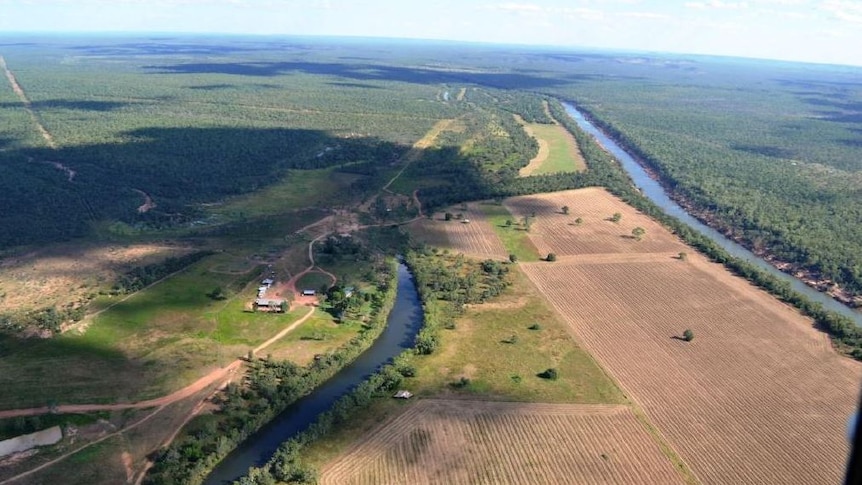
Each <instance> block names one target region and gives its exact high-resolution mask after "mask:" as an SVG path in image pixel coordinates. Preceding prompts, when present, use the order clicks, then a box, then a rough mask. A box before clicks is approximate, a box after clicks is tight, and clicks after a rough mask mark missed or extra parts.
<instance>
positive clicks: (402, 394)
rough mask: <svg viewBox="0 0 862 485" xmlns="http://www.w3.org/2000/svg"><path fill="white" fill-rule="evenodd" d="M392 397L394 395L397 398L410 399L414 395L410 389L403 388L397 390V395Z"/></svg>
mask: <svg viewBox="0 0 862 485" xmlns="http://www.w3.org/2000/svg"><path fill="white" fill-rule="evenodd" d="M392 397H394V398H395V399H410V398H411V397H413V393H412V392H410V391H404V390H401V391H398V392H396V393H395V395H394V396H392Z"/></svg>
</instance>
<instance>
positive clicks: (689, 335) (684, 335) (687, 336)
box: [682, 328, 694, 342]
mask: <svg viewBox="0 0 862 485" xmlns="http://www.w3.org/2000/svg"><path fill="white" fill-rule="evenodd" d="M682 339H683V340H685V341H686V342H691V341H692V340H694V332H692V331H691V329H690V328H687V329H685V331H684V332H683V333H682Z"/></svg>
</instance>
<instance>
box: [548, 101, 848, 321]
mask: <svg viewBox="0 0 862 485" xmlns="http://www.w3.org/2000/svg"><path fill="white" fill-rule="evenodd" d="M563 107H564V108H565V109H566V113H567V114H568V115H569V116H571V117H572V119H573V120H575V122H576V123H577V124H578V126H580V127H581V129H582V130H584V131H586V132H587V133H589V134H590V135H592V136H593V137H594V138H595V139H596V140H597V141H598V142H599V143H600V144H601V145H602V146H603V147H604V148H605V149H606V150H607V151H608V152H610V153H611V154H612V155H613V156H614V157H615V158H616V159H617V160H619V162H620V164H621V165H622V166H623V168H624V169H625V170H626V172H628V174H629V176H630V177H631V178H632V180H633V181H634V183H635V185H636V186H637V187H638V189H640V190H641V192H642V193H643V195H645V196H646V197H648V198H649V199H650V200H652V201H653V202H654V203H655V204H656V205H658V206H659V207H661V208H662V210H664V211H665V213H667V214H669V215H672V216H674V217H676V218H677V219H679V220H681V221H682V222H684V223H685V224H686V225H688V226H690V227H691V228H692V229H695V230H696V231H698V232H700V233H701V234H703V235H705V236H707V237H709V238H710V239H712V240H713V241H715V242H716V243H718V245H719V246H721V247H722V248H724V249H725V250H726V251H727V252H728V253H730V254H732V255H734V256H736V257H737V258H740V259H744V260H745V261H748V262H750V263H753V264H756V265H757V266H758V267H759V268H760V269H762V270H764V271H767V272H769V273H770V274H771V275H773V276H776V277H778V278H780V279H782V280H784V281H787V282H788V283H790V285H791V286H792V287H793V289H794V290H796V291H797V292H799V293H802V294H804V295H805V296H807V297H808V298H809V299H811V300H813V301H816V302H819V303H821V304H822V305H823V306H824V307H825V308H826V309H828V310H832V311H834V312H836V313H840V314H842V315H845V316H847V317H849V318H851V319H852V320H853V321H854V322H855V323H856V325H859V326H862V313H859V312H856V311H854V310H853V309H851V308H849V307H847V306H845V305H844V304H842V303H840V302H838V301H835V300H833V299H832V298H831V297H829V296H828V295H826V294H823V293H821V292H819V291H817V290H815V289H814V288H811V287H810V286H808V285H806V284H805V283H803V282H802V281H800V280H798V279H796V278H794V277H793V276H791V275H789V274H787V273H782V272H781V271H779V270H778V269H777V268H775V267H774V266H772V265H771V264H769V263H768V262H766V261H765V260H763V259H761V258H760V257H758V256H756V255H755V254H754V253H752V252H751V251H749V250H748V249H745V248H744V247H742V246H741V245H739V244H738V243H736V242H734V241H732V240H731V239H728V238H727V237H725V236H724V235H723V234H721V233H720V232H718V231H716V230H715V229H712V228H711V227H709V226H707V225H705V224H704V223H702V222H700V221H699V220H697V219H696V218H695V217H693V216H691V215H690V214H689V213H688V212H686V211H685V209H683V208H682V207H681V206H680V205H679V204H677V203H676V202H674V201H673V200H671V198H670V197H668V195H667V193H666V192H665V190H664V187H662V186H661V184H659V183H658V182H657V181H656V180H655V179H653V178H650V176H649V175H648V174H647V172H646V170H644V168H643V167H642V166H640V164H638V163H637V162H636V161H635V159H634V158H633V157H632V156H631V155H629V154H628V153H627V152H626V151H625V150H623V148H622V147H620V146H619V145H617V143H616V142H615V141H614V140H613V139H611V138H610V137H608V136H607V135H605V134H604V133H603V132H602V131H601V130H599V129H598V128H597V127H596V126H595V125H593V124H592V123H590V122H589V120H587V119H586V118H585V117H584V116H583V115H582V114H581V112H580V111H578V110H577V108H575V107H574V106H572V105H571V104H569V103H563Z"/></svg>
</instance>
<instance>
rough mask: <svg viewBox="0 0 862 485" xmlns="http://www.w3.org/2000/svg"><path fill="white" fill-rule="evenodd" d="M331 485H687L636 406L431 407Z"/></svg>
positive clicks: (379, 439) (354, 457) (400, 423)
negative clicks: (492, 484)
mask: <svg viewBox="0 0 862 485" xmlns="http://www.w3.org/2000/svg"><path fill="white" fill-rule="evenodd" d="M320 482H321V483H322V484H338V485H347V484H369V485H370V484H378V483H411V484H431V483H447V484H475V483H495V484H533V483H548V484H552V483H559V484H571V483H582V484H598V483H602V484H607V483H619V484H632V483H666V484H670V483H684V481H683V479H682V477H681V475H679V474H678V473H677V472H676V471H675V469H674V465H673V463H671V461H670V460H669V459H668V458H667V457H666V456H664V455H663V454H662V451H661V450H660V448H659V447H658V445H656V443H655V442H654V441H653V438H652V436H650V435H649V433H648V432H647V431H646V430H645V429H644V428H643V425H642V424H641V423H640V422H639V421H638V420H637V418H636V417H635V415H634V414H633V413H632V411H631V409H630V408H629V407H628V406H623V405H601V404H598V405H583V404H581V405H575V404H527V403H502V402H487V401H467V400H460V399H459V400H451V401H450V400H425V399H423V400H421V401H419V402H417V403H416V404H413V405H411V406H409V408H407V410H406V411H405V412H404V413H402V414H401V415H399V416H397V417H396V418H394V419H392V420H390V421H389V422H387V423H385V424H383V425H382V426H380V427H379V428H377V429H376V430H375V431H373V432H371V433H370V434H369V435H368V437H367V438H366V439H364V440H362V441H361V442H360V443H358V444H357V445H355V446H354V447H353V448H352V449H351V450H349V451H348V452H346V453H345V454H344V455H342V456H341V457H339V458H338V459H336V460H335V461H333V462H332V463H330V464H329V465H328V466H326V467H325V468H324V469H323V471H322V473H321V480H320Z"/></svg>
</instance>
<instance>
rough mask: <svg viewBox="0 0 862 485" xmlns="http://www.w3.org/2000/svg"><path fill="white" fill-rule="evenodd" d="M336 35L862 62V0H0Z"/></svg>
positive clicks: (42, 11) (104, 19) (25, 27)
mask: <svg viewBox="0 0 862 485" xmlns="http://www.w3.org/2000/svg"><path fill="white" fill-rule="evenodd" d="M14 32H58V33H60V32H131V33H137V32H189V33H231V34H267V35H270V34H286V35H327V36H331V35H339V36H361V37H394V38H419V39H441V40H461V41H478V42H490V43H504V44H530V45H554V46H565V47H574V48H584V47H587V48H602V49H614V50H627V51H648V52H675V53H689V54H711V55H728V56H739V57H754V58H763V59H781V60H791V61H805V62H819V63H832V64H849V65H857V66H862V0H749V1H732V0H727V1H725V0H522V1H511V2H500V1H485V0H418V1H417V0H0V33H14Z"/></svg>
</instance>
